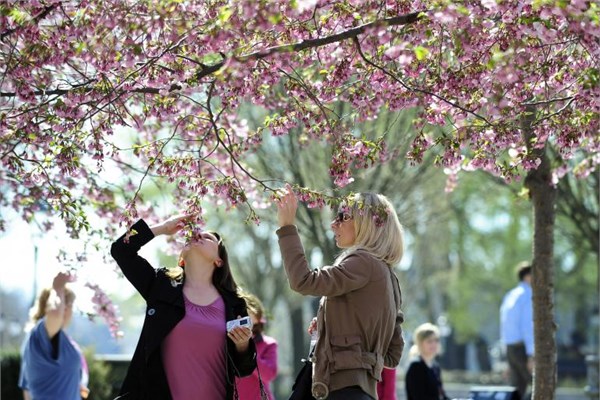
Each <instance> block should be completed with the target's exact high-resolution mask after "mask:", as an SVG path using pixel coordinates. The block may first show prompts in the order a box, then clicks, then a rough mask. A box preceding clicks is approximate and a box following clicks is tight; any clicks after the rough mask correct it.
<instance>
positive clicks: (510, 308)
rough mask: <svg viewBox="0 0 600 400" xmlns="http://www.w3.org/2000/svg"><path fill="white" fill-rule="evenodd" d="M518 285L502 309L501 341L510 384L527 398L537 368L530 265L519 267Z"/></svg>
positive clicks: (525, 264) (505, 298) (508, 294)
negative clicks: (504, 348)
mask: <svg viewBox="0 0 600 400" xmlns="http://www.w3.org/2000/svg"><path fill="white" fill-rule="evenodd" d="M517 274H518V277H519V285H518V286H517V287H515V288H514V289H512V290H510V291H509V292H508V293H507V294H506V295H505V296H504V300H503V301H502V306H501V307H500V340H501V341H502V343H503V344H504V345H505V346H506V358H507V360H508V367H509V372H510V380H511V384H512V385H513V386H514V387H515V388H516V389H517V391H518V392H519V394H520V395H521V398H523V399H524V398H525V393H526V392H527V386H528V385H529V384H530V383H531V378H532V375H531V374H532V372H533V367H534V358H533V356H534V348H533V305H532V299H531V265H530V264H528V263H521V264H519V265H518V266H517Z"/></svg>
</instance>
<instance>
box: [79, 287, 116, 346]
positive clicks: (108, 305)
mask: <svg viewBox="0 0 600 400" xmlns="http://www.w3.org/2000/svg"><path fill="white" fill-rule="evenodd" d="M85 286H86V287H87V288H90V289H92V290H93V291H94V295H93V296H92V302H93V303H94V311H95V312H96V315H99V316H100V317H102V318H104V320H105V322H106V324H107V325H108V329H109V330H110V334H111V335H112V336H113V337H114V338H120V337H123V332H122V331H121V330H119V328H120V326H121V317H120V316H119V315H118V313H119V311H118V307H117V306H116V305H115V304H114V303H113V302H112V300H111V299H110V298H109V297H108V295H107V294H106V293H105V292H104V290H102V289H101V288H100V286H98V285H97V284H95V283H90V282H87V283H86V284H85ZM89 317H90V319H93V318H94V317H95V315H89Z"/></svg>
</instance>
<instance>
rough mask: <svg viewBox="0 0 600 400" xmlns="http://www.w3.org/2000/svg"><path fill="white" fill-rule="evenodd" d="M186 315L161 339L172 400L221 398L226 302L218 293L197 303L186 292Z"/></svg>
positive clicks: (223, 388) (224, 381)
mask: <svg viewBox="0 0 600 400" xmlns="http://www.w3.org/2000/svg"><path fill="white" fill-rule="evenodd" d="M183 298H184V301H185V317H183V319H182V320H181V321H179V323H178V324H177V325H176V326H175V328H173V330H172V331H171V332H170V333H169V334H168V335H167V337H166V338H165V340H164V341H163V343H162V358H163V365H164V367H165V372H166V374H167V381H168V382H169V388H170V389H171V396H172V397H173V400H189V399H197V398H198V396H199V394H200V393H201V394H202V399H204V400H223V399H224V398H225V396H226V386H225V383H226V375H227V370H226V366H225V346H226V345H227V343H226V340H227V333H226V325H225V303H224V302H223V299H222V298H221V297H220V296H219V298H217V299H216V300H215V301H214V302H213V303H212V304H209V305H207V306H199V305H196V304H194V303H192V302H191V301H189V300H188V299H187V298H186V297H185V295H184V296H183Z"/></svg>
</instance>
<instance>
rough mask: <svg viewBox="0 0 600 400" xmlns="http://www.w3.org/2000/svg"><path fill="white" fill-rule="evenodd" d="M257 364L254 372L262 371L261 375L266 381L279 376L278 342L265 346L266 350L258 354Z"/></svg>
mask: <svg viewBox="0 0 600 400" xmlns="http://www.w3.org/2000/svg"><path fill="white" fill-rule="evenodd" d="M257 364H258V368H257V371H256V372H254V373H255V374H257V372H258V371H260V377H261V378H262V380H263V381H264V382H265V383H269V382H271V381H272V380H273V379H275V377H276V376H277V342H275V341H273V342H272V343H269V344H267V345H266V346H265V349H264V351H263V352H262V353H261V354H258V357H257ZM257 376H258V374H257Z"/></svg>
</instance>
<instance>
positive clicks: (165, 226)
mask: <svg viewBox="0 0 600 400" xmlns="http://www.w3.org/2000/svg"><path fill="white" fill-rule="evenodd" d="M195 217H196V214H180V215H176V216H174V217H171V218H169V219H168V220H166V221H163V222H161V223H160V224H158V225H154V226H153V227H151V228H150V229H151V230H152V233H154V235H155V236H158V235H173V234H175V233H177V232H179V231H180V230H181V229H183V228H184V227H185V224H186V223H188V222H191V221H193V219H194V218H195Z"/></svg>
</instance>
